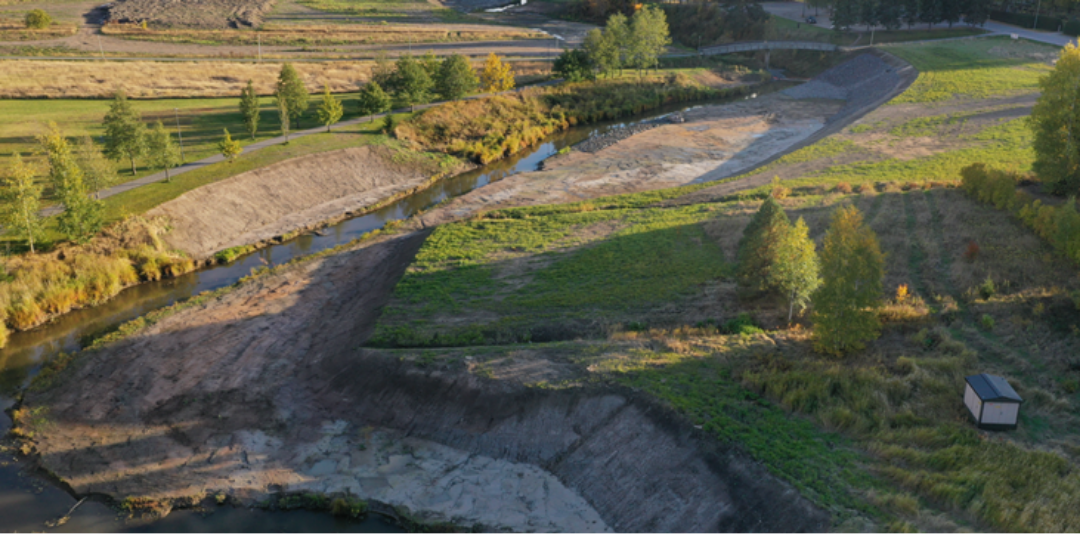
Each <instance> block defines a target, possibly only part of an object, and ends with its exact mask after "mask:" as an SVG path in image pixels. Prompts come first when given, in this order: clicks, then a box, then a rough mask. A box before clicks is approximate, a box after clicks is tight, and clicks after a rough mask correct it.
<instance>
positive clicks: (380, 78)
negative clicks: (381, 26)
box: [371, 50, 394, 88]
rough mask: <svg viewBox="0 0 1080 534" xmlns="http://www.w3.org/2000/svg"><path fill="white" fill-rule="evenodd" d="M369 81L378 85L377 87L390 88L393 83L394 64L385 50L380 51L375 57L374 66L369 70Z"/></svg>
mask: <svg viewBox="0 0 1080 534" xmlns="http://www.w3.org/2000/svg"><path fill="white" fill-rule="evenodd" d="M371 81H373V82H375V83H377V84H379V87H387V88H388V87H390V86H391V84H393V81H394V62H393V61H390V56H387V55H386V51H385V50H380V51H379V53H378V54H376V55H375V66H374V67H372V69H371Z"/></svg>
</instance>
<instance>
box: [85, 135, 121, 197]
mask: <svg viewBox="0 0 1080 534" xmlns="http://www.w3.org/2000/svg"><path fill="white" fill-rule="evenodd" d="M75 159H76V163H77V164H78V165H79V168H80V169H82V172H83V183H85V184H86V189H87V190H88V191H90V192H91V193H93V194H94V197H95V198H97V194H98V192H99V191H101V190H102V189H107V188H109V187H112V186H113V184H115V183H116V182H117V181H118V177H117V176H116V167H115V166H114V165H113V164H111V163H109V162H108V160H107V159H106V158H105V155H104V154H102V153H101V149H100V148H98V147H97V145H95V144H94V140H93V139H91V138H90V136H89V135H87V136H83V138H82V140H81V141H79V150H78V153H77V154H76V156H75Z"/></svg>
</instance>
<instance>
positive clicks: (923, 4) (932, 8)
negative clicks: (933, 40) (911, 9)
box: [919, 0, 944, 29]
mask: <svg viewBox="0 0 1080 534" xmlns="http://www.w3.org/2000/svg"><path fill="white" fill-rule="evenodd" d="M943 3H944V2H943V1H942V0H919V22H924V23H926V27H927V28H928V29H929V28H933V27H934V24H937V23H939V22H941V20H942V18H941V17H942V8H943V7H944V6H943Z"/></svg>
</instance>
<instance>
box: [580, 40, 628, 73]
mask: <svg viewBox="0 0 1080 534" xmlns="http://www.w3.org/2000/svg"><path fill="white" fill-rule="evenodd" d="M613 35H614V34H612V33H610V32H606V31H602V30H600V29H599V28H593V29H591V30H589V33H587V34H585V42H584V43H582V45H581V47H582V49H583V50H585V53H586V54H588V55H589V63H590V64H591V65H592V67H593V68H594V69H596V71H597V72H599V73H600V74H603V75H604V76H608V75H610V74H611V73H612V72H615V71H616V70H618V69H619V45H618V43H616V42H615V39H614V37H613Z"/></svg>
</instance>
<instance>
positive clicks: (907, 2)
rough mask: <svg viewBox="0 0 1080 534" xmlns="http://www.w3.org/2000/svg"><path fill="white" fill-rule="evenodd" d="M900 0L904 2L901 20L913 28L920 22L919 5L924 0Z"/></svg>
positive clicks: (909, 27)
mask: <svg viewBox="0 0 1080 534" xmlns="http://www.w3.org/2000/svg"><path fill="white" fill-rule="evenodd" d="M899 1H900V2H901V4H902V8H901V10H902V11H903V15H901V17H900V20H901V21H903V23H904V24H907V27H908V29H911V28H913V27H914V26H915V25H916V24H918V23H919V5H920V4H921V3H922V0H899Z"/></svg>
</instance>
